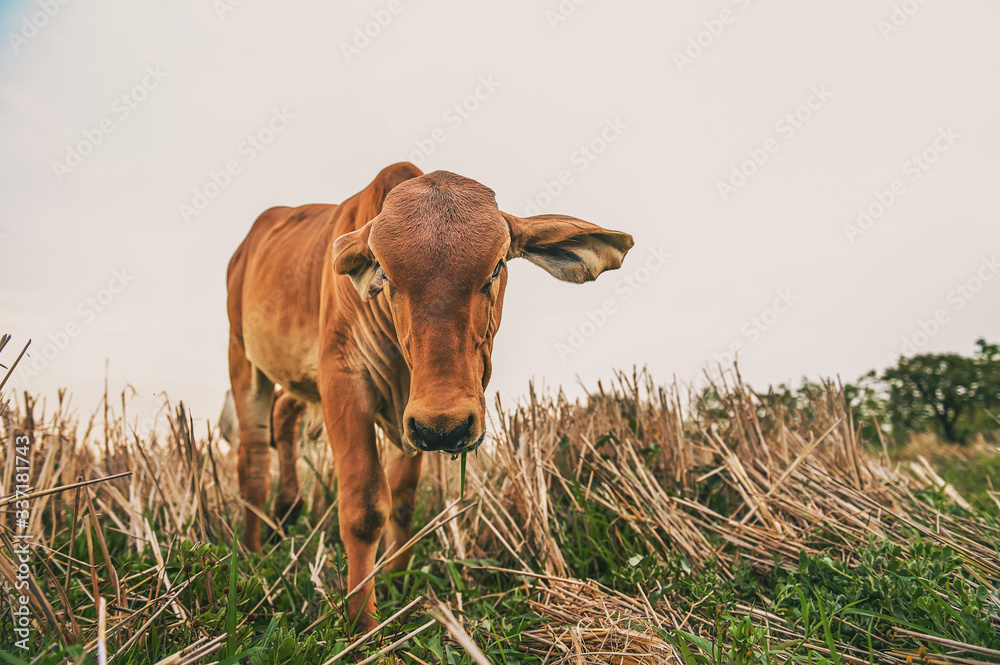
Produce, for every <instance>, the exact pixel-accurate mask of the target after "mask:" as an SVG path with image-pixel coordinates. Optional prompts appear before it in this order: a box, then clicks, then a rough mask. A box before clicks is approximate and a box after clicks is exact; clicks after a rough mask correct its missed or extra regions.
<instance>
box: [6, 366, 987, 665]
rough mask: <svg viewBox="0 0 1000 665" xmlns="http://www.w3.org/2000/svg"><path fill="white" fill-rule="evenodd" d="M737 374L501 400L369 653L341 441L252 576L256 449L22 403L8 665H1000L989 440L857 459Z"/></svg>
mask: <svg viewBox="0 0 1000 665" xmlns="http://www.w3.org/2000/svg"><path fill="white" fill-rule="evenodd" d="M727 377H728V378H727V379H726V380H722V381H720V382H719V383H718V384H715V385H713V386H712V387H711V389H710V390H707V391H705V392H698V393H697V394H695V393H691V392H689V391H688V390H685V389H683V388H681V387H678V386H659V385H657V384H656V383H655V382H654V381H653V379H652V378H651V377H650V376H648V375H646V374H645V373H641V372H633V373H628V374H624V373H623V374H619V375H618V376H617V377H616V378H615V380H614V381H613V382H612V383H611V385H598V386H597V387H596V388H595V389H593V390H592V391H591V394H590V397H589V399H588V400H586V401H585V402H569V401H567V400H566V399H565V398H564V397H562V396H561V394H555V395H553V394H535V392H534V390H529V394H528V396H527V397H526V398H525V399H524V400H523V401H522V402H521V403H519V404H516V405H503V404H499V403H498V404H497V405H496V406H495V409H494V410H493V411H492V413H491V419H492V423H491V428H490V429H491V431H492V432H493V433H494V440H493V441H492V442H491V443H490V444H489V445H486V446H484V447H483V448H482V449H481V450H480V452H479V454H478V455H477V456H470V457H469V459H468V469H467V477H466V478H465V487H464V497H463V491H462V487H461V486H462V480H461V479H460V472H459V468H460V465H459V462H457V461H454V462H453V461H451V460H447V459H440V458H437V459H434V460H431V461H429V462H428V463H426V464H425V471H424V481H423V484H422V492H421V495H420V497H419V499H418V515H417V519H416V522H415V527H414V532H415V534H416V535H415V538H416V544H415V545H414V556H413V560H412V563H411V567H412V569H411V570H410V571H409V572H407V573H405V574H401V575H398V576H396V577H395V578H390V576H389V575H388V574H387V573H382V574H381V576H380V578H379V585H378V587H377V589H378V593H379V595H380V598H379V602H380V606H379V610H380V614H381V617H382V619H384V621H383V622H382V626H381V627H380V629H379V630H378V631H377V632H376V633H375V634H372V635H367V636H357V635H352V633H351V631H350V626H349V625H348V622H347V619H346V617H345V616H344V614H343V611H342V608H343V607H344V606H345V603H344V597H345V594H347V593H349V592H350V591H351V590H350V589H344V588H343V586H342V584H341V579H342V577H343V576H344V574H345V572H346V559H345V558H344V553H343V549H342V547H341V545H340V543H339V539H338V538H337V536H336V534H337V529H336V522H337V510H336V500H335V497H336V491H335V488H333V487H331V486H330V481H329V477H328V474H327V473H326V469H328V467H329V459H328V453H327V451H326V450H325V449H324V448H323V447H322V446H321V447H318V448H312V449H308V448H307V449H305V451H304V459H303V463H302V465H301V469H302V472H301V477H302V478H303V480H304V487H305V489H304V494H305V495H306V499H307V500H309V501H311V502H312V503H313V504H314V505H313V506H312V510H311V511H303V514H302V515H301V516H300V517H299V519H298V521H297V523H296V524H294V525H292V526H291V527H290V528H289V529H288V533H287V534H286V537H285V538H279V537H278V536H277V535H274V536H273V537H272V538H271V539H270V541H269V542H268V543H267V545H266V546H265V552H264V553H263V554H253V553H248V552H246V551H244V550H242V549H241V548H239V547H236V548H234V546H233V542H234V533H236V532H238V530H239V528H240V524H241V521H242V507H241V504H240V501H239V497H238V495H237V490H236V488H237V482H236V473H235V454H234V453H233V451H230V450H229V447H228V445H226V444H225V443H223V442H221V440H220V438H219V436H218V432H217V430H216V428H215V427H214V426H213V424H211V423H197V422H193V421H192V420H191V419H190V418H189V417H188V416H187V415H186V412H185V410H184V408H183V405H182V404H180V405H177V406H174V407H170V408H169V409H168V410H167V413H166V418H165V423H166V424H165V425H164V427H162V428H160V430H159V431H158V432H157V433H156V434H155V435H151V436H149V437H148V438H147V439H145V440H140V439H139V437H138V436H136V435H135V434H134V433H133V432H132V431H131V430H130V429H129V427H128V425H127V423H128V415H127V412H126V410H125V409H126V407H125V403H124V402H125V400H124V399H122V400H121V405H120V406H118V405H116V404H115V403H116V402H118V401H119V400H118V399H117V398H115V397H114V396H112V397H111V398H110V399H108V398H106V399H105V402H104V404H103V405H102V406H101V407H100V408H99V409H98V411H96V412H95V413H94V414H93V415H92V416H90V415H89V414H85V415H84V416H83V417H82V418H83V420H82V422H80V423H79V424H80V425H81V426H80V427H79V429H77V427H76V425H77V419H78V418H80V416H79V415H78V414H77V413H76V412H75V411H73V410H71V409H70V408H68V407H67V405H66V401H65V400H63V401H62V402H61V403H60V404H49V405H41V404H37V403H35V402H34V401H33V400H32V399H31V397H30V396H18V397H17V399H16V400H13V401H12V403H11V404H9V405H8V408H7V410H6V411H5V412H4V414H3V416H2V430H0V438H2V441H3V446H2V451H3V452H2V455H3V462H2V467H0V471H2V476H0V482H2V494H3V496H4V497H8V498H6V499H4V500H3V503H2V504H0V509H2V510H4V511H5V514H4V515H3V518H2V520H0V541H2V549H0V578H2V579H3V581H4V588H5V593H4V594H3V602H4V605H5V607H4V619H3V621H2V624H0V646H2V647H3V648H4V649H6V651H4V652H0V659H2V660H4V661H6V662H9V663H23V662H31V663H45V664H54V663H98V662H115V663H121V664H122V665H124V664H126V663H164V664H168V663H169V664H171V665H182V664H187V663H199V662H219V663H236V662H249V663H254V664H264V663H268V664H270V663H275V664H277V663H317V664H318V663H334V662H393V661H392V659H393V658H394V659H397V661H396V662H399V661H402V662H405V663H438V662H443V663H486V662H491V663H528V662H545V663H573V664H583V663H688V664H690V663H786V662H794V663H841V662H844V663H910V662H921V663H968V664H972V663H981V662H983V663H985V662H990V663H996V662H1000V597H998V594H997V585H998V583H1000V555H998V542H1000V501H998V499H1000V494H998V493H995V492H994V491H993V486H992V482H991V480H990V478H991V476H993V475H994V474H995V472H996V471H997V470H998V469H1000V455H998V453H997V443H998V441H997V438H996V435H995V434H994V435H990V436H988V437H986V438H985V439H983V438H980V439H979V440H978V441H977V442H976V443H974V444H973V445H972V446H969V447H966V448H965V449H963V450H962V451H961V452H960V453H953V452H949V450H950V447H947V446H944V445H943V444H939V443H937V442H936V441H934V440H927V439H926V438H925V439H924V440H920V441H915V442H914V443H911V444H910V446H908V447H906V448H903V449H902V450H896V449H890V447H889V445H888V444H887V443H886V442H884V441H867V442H866V441H860V440H859V438H858V437H859V434H858V433H859V431H860V429H861V423H858V422H855V421H854V418H853V416H852V412H851V409H850V408H849V406H848V405H847V403H846V401H845V398H844V393H843V390H842V388H841V387H840V386H839V385H836V384H834V383H827V384H824V385H823V386H822V387H821V388H819V389H817V390H814V391H811V392H809V393H808V394H805V395H800V396H798V397H795V398H789V397H788V396H787V395H786V396H782V395H776V394H771V393H767V394H761V393H757V392H754V390H752V389H751V388H750V387H749V386H746V385H744V384H743V383H742V382H741V381H740V380H739V377H738V375H736V374H735V373H732V374H729V375H727ZM77 431H79V432H80V436H79V437H77V436H76V434H75V432H77ZM19 437H22V438H19ZM24 446H26V448H25V447H24ZM19 447H20V448H21V449H20V450H18V448H19ZM932 457H933V460H932V461H933V464H932V463H931V461H930V458H932ZM19 458H20V459H19ZM25 466H27V467H29V468H28V470H27V471H25V470H24V468H23V467H25ZM18 467H21V468H18ZM316 472H318V477H317V474H316ZM22 473H27V474H28V475H30V480H31V482H30V484H31V491H30V494H29V495H28V499H27V501H28V504H27V505H28V514H27V515H19V514H17V512H16V511H17V510H19V509H21V508H23V505H16V504H15V501H14V500H13V499H19V498H20V497H14V496H13V495H14V494H15V489H16V486H17V485H18V484H19V483H20V481H21V480H23V478H20V479H19V478H18V474H22ZM945 478H947V481H949V482H951V483H953V484H946V480H945ZM310 513H311V514H310ZM22 518H26V519H25V523H23V524H19V523H18V522H19V521H20V520H21V519H22ZM418 530H419V532H418ZM23 534H29V535H31V536H33V541H32V542H33V543H34V548H33V549H32V550H31V553H30V555H28V556H27V559H28V561H29V566H28V569H29V570H30V574H27V575H25V574H24V572H25V569H24V568H21V569H20V571H19V565H20V563H21V559H19V557H18V554H17V553H18V551H19V550H18V549H17V548H18V546H19V545H18V543H19V542H20V541H19V540H18V535H23ZM15 589H17V591H15ZM19 596H24V598H25V600H22V599H21V598H20V597H19ZM21 603H24V604H23V605H22V604H21ZM24 607H26V608H27V610H23V609H21V608H24ZM15 611H19V612H26V613H27V616H28V619H27V621H25V622H22V623H26V624H27V630H23V632H21V633H18V632H16V630H15V628H16V626H17V625H19V624H17V623H16V622H18V621H20V619H19V618H18V615H17V614H14V613H13V612H15ZM21 640H26V641H21ZM18 642H20V645H18ZM21 647H26V648H21Z"/></svg>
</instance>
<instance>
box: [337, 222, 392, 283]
mask: <svg viewBox="0 0 1000 665" xmlns="http://www.w3.org/2000/svg"><path fill="white" fill-rule="evenodd" d="M371 226H372V225H371V222H368V223H367V224H365V225H364V226H362V227H361V228H360V229H358V230H357V231H351V232H350V233H345V234H344V235H342V236H340V237H339V238H337V240H336V242H334V243H333V269H334V270H335V271H337V273H339V274H341V275H347V276H348V277H350V278H351V283H352V284H354V288H355V289H357V290H358V293H359V294H360V295H361V299H362V300H368V299H369V298H374V297H375V296H377V295H378V294H379V293H381V292H382V286H383V285H384V283H385V273H384V272H382V268H380V267H379V265H378V262H376V261H375V255H374V254H372V250H371V248H370V247H369V246H368V234H369V232H370V231H371Z"/></svg>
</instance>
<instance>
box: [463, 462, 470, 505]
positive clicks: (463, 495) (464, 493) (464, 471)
mask: <svg viewBox="0 0 1000 665" xmlns="http://www.w3.org/2000/svg"><path fill="white" fill-rule="evenodd" d="M468 456H469V453H467V452H465V453H462V500H463V501H464V500H465V458H467V457H468Z"/></svg>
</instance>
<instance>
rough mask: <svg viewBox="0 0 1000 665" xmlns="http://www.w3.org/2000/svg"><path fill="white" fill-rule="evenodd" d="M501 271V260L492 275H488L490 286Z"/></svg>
mask: <svg viewBox="0 0 1000 665" xmlns="http://www.w3.org/2000/svg"><path fill="white" fill-rule="evenodd" d="M501 270H503V259H500V260H499V261H498V262H497V267H496V268H494V269H493V274H492V275H490V284H493V282H495V281H496V279H497V277H499V276H500V271H501Z"/></svg>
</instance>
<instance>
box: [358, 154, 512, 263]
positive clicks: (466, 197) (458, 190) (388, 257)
mask: <svg viewBox="0 0 1000 665" xmlns="http://www.w3.org/2000/svg"><path fill="white" fill-rule="evenodd" d="M508 239H509V229H508V227H507V223H506V221H505V220H504V218H503V217H502V216H501V215H500V211H499V209H498V208H497V204H496V198H495V196H494V194H493V190H491V189H490V188H488V187H485V186H484V185H481V184H480V183H478V182H476V181H475V180H471V179H469V178H464V177H462V176H459V175H455V174H454V173H448V172H447V171H435V172H433V173H428V174H426V175H423V176H420V177H418V178H413V179H412V180H407V181H406V182H404V183H402V184H400V185H398V186H397V187H396V188H395V189H393V190H392V191H391V192H390V193H389V195H388V196H387V197H386V199H385V203H384V204H383V206H382V212H381V213H380V214H379V216H378V217H377V218H376V219H375V221H374V222H373V223H372V228H371V233H370V234H369V240H368V242H369V245H370V246H371V248H372V250H373V251H374V252H375V254H376V256H377V257H378V258H379V260H380V261H382V262H383V267H384V268H386V270H387V272H390V273H391V272H392V271H393V269H395V270H396V271H404V270H405V271H406V273H407V274H404V275H399V276H398V277H397V275H390V276H391V277H393V278H396V279H398V280H400V281H402V280H405V279H406V277H407V276H408V275H412V276H413V277H414V278H419V279H423V278H425V277H426V274H425V273H426V272H427V271H433V270H447V271H448V272H451V269H464V270H466V271H467V272H468V273H469V274H470V276H473V277H475V278H476V279H479V278H481V275H480V274H479V273H481V272H482V271H483V270H487V269H490V268H492V265H488V264H490V263H491V262H493V261H495V260H496V257H497V255H498V253H499V252H500V251H501V250H502V249H503V247H504V245H505V244H506V242H507V241H508Z"/></svg>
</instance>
